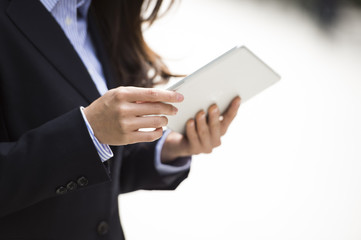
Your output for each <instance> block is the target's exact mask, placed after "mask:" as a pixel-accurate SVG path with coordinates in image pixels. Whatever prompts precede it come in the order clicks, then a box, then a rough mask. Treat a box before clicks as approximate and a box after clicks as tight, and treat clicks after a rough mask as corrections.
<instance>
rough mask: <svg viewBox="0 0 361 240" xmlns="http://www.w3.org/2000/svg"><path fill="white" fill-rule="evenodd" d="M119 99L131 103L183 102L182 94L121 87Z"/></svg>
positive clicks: (118, 90) (154, 89)
mask: <svg viewBox="0 0 361 240" xmlns="http://www.w3.org/2000/svg"><path fill="white" fill-rule="evenodd" d="M115 94H116V96H117V98H119V99H121V100H126V101H129V102H181V101H183V99H184V97H183V95H182V94H180V93H177V92H174V91H168V90H163V89H157V88H138V87H119V88H117V89H116V90H115Z"/></svg>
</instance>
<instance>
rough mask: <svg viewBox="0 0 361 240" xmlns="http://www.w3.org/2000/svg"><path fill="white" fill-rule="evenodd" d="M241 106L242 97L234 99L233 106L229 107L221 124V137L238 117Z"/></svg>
mask: <svg viewBox="0 0 361 240" xmlns="http://www.w3.org/2000/svg"><path fill="white" fill-rule="evenodd" d="M240 104H241V98H240V97H236V98H234V99H233V100H232V102H231V104H230V105H229V106H228V109H227V110H226V112H225V113H224V114H223V120H222V122H221V135H222V136H223V135H224V134H225V133H226V132H227V129H228V127H229V125H230V124H231V122H232V121H233V119H234V118H235V117H236V115H237V111H238V108H239V106H240Z"/></svg>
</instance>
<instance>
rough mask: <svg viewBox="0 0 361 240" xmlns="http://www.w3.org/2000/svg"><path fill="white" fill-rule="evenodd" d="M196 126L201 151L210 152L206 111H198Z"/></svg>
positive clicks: (210, 144) (210, 145)
mask: <svg viewBox="0 0 361 240" xmlns="http://www.w3.org/2000/svg"><path fill="white" fill-rule="evenodd" d="M196 128H197V133H198V137H199V140H200V142H201V145H202V147H203V149H202V152H205V153H210V152H211V151H212V143H211V134H210V132H209V128H208V124H207V120H206V113H205V112H204V111H200V112H199V113H198V114H197V115H196Z"/></svg>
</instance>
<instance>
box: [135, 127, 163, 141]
mask: <svg viewBox="0 0 361 240" xmlns="http://www.w3.org/2000/svg"><path fill="white" fill-rule="evenodd" d="M162 135H163V129H162V128H157V129H155V130H154V131H147V132H143V131H134V132H132V133H130V134H129V141H128V142H129V144H132V143H139V142H153V141H155V140H157V139H159V138H161V137H162Z"/></svg>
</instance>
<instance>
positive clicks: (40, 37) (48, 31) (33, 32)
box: [7, 0, 99, 103]
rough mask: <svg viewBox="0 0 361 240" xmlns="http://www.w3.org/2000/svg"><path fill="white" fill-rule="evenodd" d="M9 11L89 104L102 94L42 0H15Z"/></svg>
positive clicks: (18, 24) (12, 17) (37, 46)
mask: <svg viewBox="0 0 361 240" xmlns="http://www.w3.org/2000/svg"><path fill="white" fill-rule="evenodd" d="M7 13H8V15H9V17H10V18H11V19H12V21H13V22H14V23H15V24H16V25H17V27H18V28H19V29H20V30H21V31H22V32H23V34H24V35H26V37H27V38H28V39H29V40H30V41H31V42H32V43H33V44H34V46H35V47H36V48H37V49H38V50H39V51H40V52H41V53H42V54H43V55H44V57H45V58H47V59H48V61H49V62H50V63H51V64H52V65H53V66H54V67H55V68H56V69H57V70H58V71H59V72H60V74H61V75H62V76H63V77H64V78H65V79H66V80H67V81H69V83H70V84H71V85H72V86H73V87H74V88H76V89H77V90H78V92H79V93H80V94H81V95H82V96H83V97H84V98H85V99H86V100H87V101H88V102H89V103H91V102H92V101H94V100H95V99H96V98H98V97H99V92H98V90H97V89H96V86H95V84H94V83H93V81H92V79H91V77H90V75H89V73H88V71H87V70H86V68H85V66H84V64H83V63H82V61H81V59H80V58H79V56H78V54H77V53H76V51H75V49H74V48H73V46H72V45H71V43H70V41H69V40H68V38H67V37H66V35H65V34H64V32H63V30H62V29H61V27H60V26H59V25H58V23H57V22H56V20H55V19H54V18H53V17H52V16H51V14H50V13H49V12H48V11H47V10H46V9H45V7H44V6H43V5H42V4H41V3H40V1H39V0H12V1H11V3H10V6H9V8H8V9H7Z"/></svg>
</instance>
